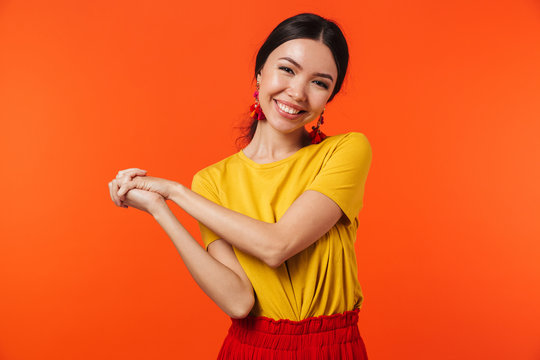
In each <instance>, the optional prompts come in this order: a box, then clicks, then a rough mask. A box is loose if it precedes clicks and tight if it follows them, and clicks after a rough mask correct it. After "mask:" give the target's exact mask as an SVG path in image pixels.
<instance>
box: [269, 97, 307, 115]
mask: <svg viewBox="0 0 540 360" xmlns="http://www.w3.org/2000/svg"><path fill="white" fill-rule="evenodd" d="M274 101H275V102H276V104H277V106H278V107H279V109H280V110H282V111H283V112H286V113H287V114H290V115H298V114H302V113H305V110H297V109H293V108H291V107H289V106H287V105H285V104H282V103H280V102H279V101H277V100H275V99H274Z"/></svg>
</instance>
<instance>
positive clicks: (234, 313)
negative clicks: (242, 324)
mask: <svg viewBox="0 0 540 360" xmlns="http://www.w3.org/2000/svg"><path fill="white" fill-rule="evenodd" d="M254 305H255V296H254V295H253V293H252V294H250V295H249V296H247V297H246V298H245V301H239V302H237V303H236V304H234V306H233V307H231V309H230V311H229V312H228V314H227V315H229V316H230V317H231V318H233V319H243V318H245V317H246V316H248V315H249V313H250V312H251V309H253V306H254Z"/></svg>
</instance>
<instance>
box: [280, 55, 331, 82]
mask: <svg viewBox="0 0 540 360" xmlns="http://www.w3.org/2000/svg"><path fill="white" fill-rule="evenodd" d="M278 60H287V61H288V62H290V63H292V64H293V65H294V66H296V67H297V68H299V69H300V70H302V66H301V65H300V64H299V63H297V62H296V61H294V60H293V59H291V58H290V57H287V56H286V57H281V58H279V59H278ZM313 75H315V76H320V77H323V78H327V79H330V80H331V81H332V82H334V78H333V77H332V75H329V74H324V73H314V74H313Z"/></svg>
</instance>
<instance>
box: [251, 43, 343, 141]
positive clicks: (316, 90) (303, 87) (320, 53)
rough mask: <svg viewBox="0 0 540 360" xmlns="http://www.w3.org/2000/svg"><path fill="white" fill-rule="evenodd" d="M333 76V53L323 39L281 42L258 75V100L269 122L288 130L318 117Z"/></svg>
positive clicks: (283, 130)
mask: <svg viewBox="0 0 540 360" xmlns="http://www.w3.org/2000/svg"><path fill="white" fill-rule="evenodd" d="M336 78H337V67H336V63H335V61H334V57H333V56H332V52H331V51H330V49H329V48H328V47H327V46H326V45H324V44H323V43H322V42H320V41H316V40H311V39H294V40H289V41H287V42H285V43H283V44H281V45H280V46H279V47H277V48H276V49H275V50H274V51H272V53H271V54H270V55H269V56H268V59H267V60H266V63H265V64H264V67H263V69H262V70H261V73H260V74H259V75H257V80H258V81H259V82H260V88H259V102H260V104H261V108H262V111H263V112H264V115H265V116H266V119H267V121H268V124H270V125H271V126H272V127H273V128H274V129H276V130H278V131H280V132H282V133H285V134H288V133H291V132H294V131H296V130H298V129H300V128H303V127H304V126H305V125H306V124H308V123H309V122H311V121H313V120H317V119H318V118H319V116H320V114H321V113H322V111H323V110H324V106H325V105H326V102H327V101H328V99H329V98H330V95H331V94H332V91H333V90H334V85H335V81H336Z"/></svg>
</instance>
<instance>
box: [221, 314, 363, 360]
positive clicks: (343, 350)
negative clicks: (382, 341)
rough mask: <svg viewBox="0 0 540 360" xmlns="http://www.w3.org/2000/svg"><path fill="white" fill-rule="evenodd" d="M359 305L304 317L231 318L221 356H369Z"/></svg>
mask: <svg viewBox="0 0 540 360" xmlns="http://www.w3.org/2000/svg"><path fill="white" fill-rule="evenodd" d="M358 312H359V309H354V310H352V311H346V312H344V313H343V314H334V315H323V316H317V317H311V318H307V319H305V320H302V321H292V320H286V319H281V320H274V319H270V318H267V317H262V316H260V317H253V316H248V317H246V318H244V319H231V320H232V325H231V327H230V329H229V333H228V334H227V337H226V338H225V341H224V342H223V345H222V347H221V350H220V352H219V355H218V360H226V359H239V360H243V359H246V360H247V359H291V360H293V359H295V360H296V359H321V360H322V359H355V360H356V359H358V360H367V353H366V348H365V346H364V341H363V340H362V337H361V336H360V332H359V330H358Z"/></svg>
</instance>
